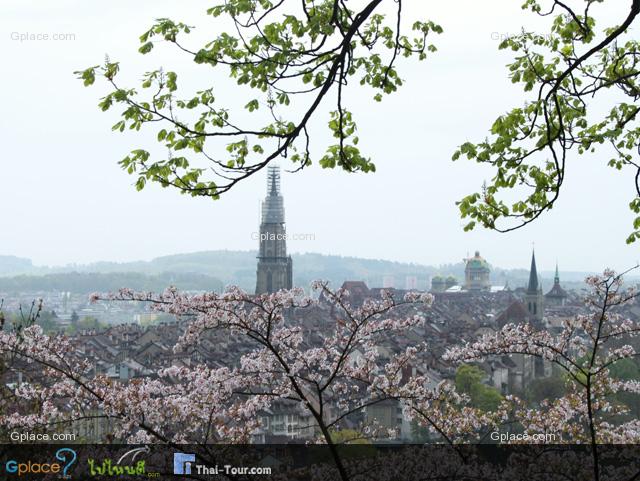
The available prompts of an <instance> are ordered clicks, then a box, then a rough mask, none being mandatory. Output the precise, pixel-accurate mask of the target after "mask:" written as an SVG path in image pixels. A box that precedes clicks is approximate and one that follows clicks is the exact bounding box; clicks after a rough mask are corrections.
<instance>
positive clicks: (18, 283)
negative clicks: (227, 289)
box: [0, 272, 223, 294]
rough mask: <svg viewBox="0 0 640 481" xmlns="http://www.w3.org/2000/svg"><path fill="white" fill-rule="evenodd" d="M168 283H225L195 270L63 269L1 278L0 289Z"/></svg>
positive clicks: (158, 287)
mask: <svg viewBox="0 0 640 481" xmlns="http://www.w3.org/2000/svg"><path fill="white" fill-rule="evenodd" d="M168 286H176V287H178V288H179V289H181V290H194V291H221V290H222V287H223V284H222V282H221V281H220V280H219V279H216V278H215V277H211V276H206V275H204V274H193V273H162V274H159V275H148V274H141V273H139V272H111V273H97V272H63V273H57V274H45V275H20V276H14V277H0V292H6V293H10V294H18V293H22V292H55V291H59V292H73V293H77V294H90V293H92V292H113V291H117V290H118V289H120V288H122V287H129V288H131V289H134V290H139V291H153V292H161V291H163V290H164V289H165V288H166V287H168Z"/></svg>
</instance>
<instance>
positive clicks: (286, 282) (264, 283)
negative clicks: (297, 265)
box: [256, 165, 293, 294]
mask: <svg viewBox="0 0 640 481" xmlns="http://www.w3.org/2000/svg"><path fill="white" fill-rule="evenodd" d="M292 264H293V263H292V260H291V256H288V255H287V231H286V228H285V222H284V199H283V197H282V194H281V193H280V168H279V167H278V166H275V165H270V166H269V167H268V176H267V196H266V198H265V200H264V202H263V203H262V222H261V223H260V247H259V251H258V270H257V276H256V277H257V279H256V294H264V293H273V292H278V291H279V290H281V289H291V287H292V286H293V265H292Z"/></svg>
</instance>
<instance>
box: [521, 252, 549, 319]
mask: <svg viewBox="0 0 640 481" xmlns="http://www.w3.org/2000/svg"><path fill="white" fill-rule="evenodd" d="M524 302H525V305H526V307H527V312H528V313H529V318H530V319H531V322H532V323H533V324H536V323H537V324H539V323H541V322H542V318H543V317H544V296H543V295H542V284H541V283H540V279H539V278H538V268H537V267H536V253H535V251H533V252H532V253H531V269H530V270H529V284H528V285H527V290H526V292H525V296H524Z"/></svg>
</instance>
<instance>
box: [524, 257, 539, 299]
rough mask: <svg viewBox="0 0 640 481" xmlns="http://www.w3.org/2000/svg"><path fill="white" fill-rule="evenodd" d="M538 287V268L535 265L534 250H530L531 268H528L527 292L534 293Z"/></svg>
mask: <svg viewBox="0 0 640 481" xmlns="http://www.w3.org/2000/svg"><path fill="white" fill-rule="evenodd" d="M539 289H540V285H539V282H538V269H537V267H536V251H535V250H534V251H532V252H531V269H530V270H529V285H528V286H527V292H529V293H536V292H538V290H539Z"/></svg>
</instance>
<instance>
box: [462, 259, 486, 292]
mask: <svg viewBox="0 0 640 481" xmlns="http://www.w3.org/2000/svg"><path fill="white" fill-rule="evenodd" d="M465 262H466V263H467V265H466V267H465V268H464V277H465V283H464V288H465V289H466V290H468V291H484V290H489V289H491V281H490V280H489V274H490V273H491V268H490V267H489V263H488V262H487V261H486V260H484V258H482V257H481V256H480V252H479V251H476V254H475V255H474V256H473V257H471V258H469V259H465Z"/></svg>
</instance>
